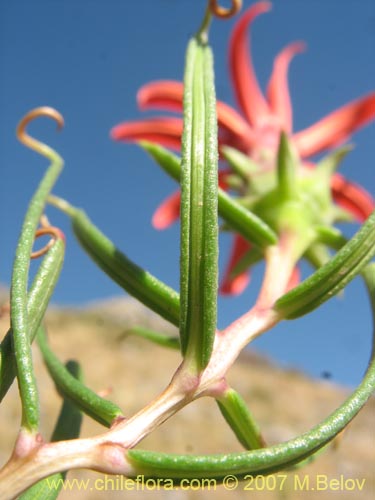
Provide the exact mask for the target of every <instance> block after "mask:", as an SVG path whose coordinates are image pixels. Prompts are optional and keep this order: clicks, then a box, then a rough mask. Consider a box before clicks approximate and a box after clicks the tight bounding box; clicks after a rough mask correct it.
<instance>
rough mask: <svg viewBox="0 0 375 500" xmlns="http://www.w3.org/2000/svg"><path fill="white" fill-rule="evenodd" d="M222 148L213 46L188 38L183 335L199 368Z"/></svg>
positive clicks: (214, 253) (206, 346)
mask: <svg viewBox="0 0 375 500" xmlns="http://www.w3.org/2000/svg"><path fill="white" fill-rule="evenodd" d="M217 192H218V152H217V118H216V99H215V88H214V77H213V61H212V53H211V49H210V48H209V47H208V46H207V45H206V44H203V43H201V42H200V41H199V40H197V39H195V38H194V39H192V40H191V41H190V43H189V46H188V49H187V56H186V69H185V79H184V132H183V137H182V164H181V259H180V263H181V272H180V282H181V287H180V294H181V315H180V336H181V346H182V351H183V353H185V354H186V356H187V357H188V358H190V359H191V360H192V361H193V362H194V364H195V365H196V367H197V368H198V370H199V369H203V368H204V367H205V366H206V365H207V363H208V362H209V359H210V356H211V351H212V347H213V342H214V336H215V331H216V319H217V318H216V316H217V289H218V219H217Z"/></svg>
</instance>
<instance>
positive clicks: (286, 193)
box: [277, 132, 298, 200]
mask: <svg viewBox="0 0 375 500" xmlns="http://www.w3.org/2000/svg"><path fill="white" fill-rule="evenodd" d="M297 168H298V164H297V158H296V155H295V154H294V151H292V146H291V144H290V143H289V140H288V136H287V135H286V134H285V132H282V133H281V134H280V143H279V149H278V152H277V176H278V191H279V193H280V195H281V196H282V198H283V199H284V200H291V199H295V198H296V196H297V193H298V190H297Z"/></svg>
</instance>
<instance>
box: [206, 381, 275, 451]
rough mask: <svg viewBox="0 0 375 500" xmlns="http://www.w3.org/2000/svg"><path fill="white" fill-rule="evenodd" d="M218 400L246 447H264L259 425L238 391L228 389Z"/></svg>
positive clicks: (228, 420)
mask: <svg viewBox="0 0 375 500" xmlns="http://www.w3.org/2000/svg"><path fill="white" fill-rule="evenodd" d="M216 402H217V404H218V406H219V408H220V411H221V413H222V414H223V417H224V418H225V420H226V421H227V423H228V425H229V426H230V427H231V429H232V430H233V432H234V433H235V435H236V436H237V438H238V440H239V442H240V443H241V444H242V446H244V448H246V449H248V450H255V449H258V448H263V447H264V445H265V443H264V440H263V438H262V435H261V433H260V430H259V427H258V425H257V423H256V422H255V419H254V417H253V415H252V413H251V412H250V410H249V409H248V407H247V405H246V403H245V401H244V400H243V399H242V398H241V396H240V395H239V394H238V392H236V391H235V390H234V389H228V390H227V391H225V393H224V394H223V396H222V397H221V398H220V399H217V400H216Z"/></svg>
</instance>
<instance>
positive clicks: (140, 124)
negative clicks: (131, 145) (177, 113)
mask: <svg viewBox="0 0 375 500" xmlns="http://www.w3.org/2000/svg"><path fill="white" fill-rule="evenodd" d="M181 134H182V119H181V118H173V117H169V118H148V119H147V120H139V121H131V122H127V123H121V124H120V125H117V126H116V127H114V128H113V129H112V130H111V137H112V139H114V140H115V141H129V142H134V141H140V140H147V141H151V142H157V143H159V144H162V145H163V146H166V147H169V148H172V149H176V150H178V151H179V150H180V147H181Z"/></svg>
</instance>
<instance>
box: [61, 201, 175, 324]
mask: <svg viewBox="0 0 375 500" xmlns="http://www.w3.org/2000/svg"><path fill="white" fill-rule="evenodd" d="M68 214H69V216H70V217H71V221H72V226H73V231H74V234H75V235H76V237H77V239H78V241H79V243H80V244H81V246H82V248H83V249H84V250H85V251H86V252H87V254H88V255H89V256H90V257H91V258H92V259H93V261H94V262H96V263H97V264H98V266H99V267H100V268H101V269H102V270H103V271H104V272H105V273H106V274H107V275H108V276H109V277H110V278H111V279H112V280H113V281H115V282H116V283H117V284H118V285H120V286H121V287H122V288H124V289H125V290H126V291H127V292H128V293H130V294H131V295H133V297H135V298H137V299H138V300H139V301H140V302H142V303H143V304H145V305H146V306H147V307H149V308H150V309H151V310H152V311H154V312H156V313H158V314H160V316H162V317H163V318H165V319H166V320H168V321H170V322H171V323H173V324H174V325H176V326H178V324H179V318H180V301H179V295H178V293H177V292H176V291H175V290H173V289H172V288H170V287H169V286H167V285H166V284H164V283H163V282H161V281H159V280H158V279H157V278H155V276H153V275H152V274H150V273H148V272H147V271H145V270H143V269H142V268H141V267H139V266H137V265H136V264H134V263H133V262H132V261H131V260H130V259H128V257H126V255H124V254H123V253H122V252H120V250H119V249H118V248H117V247H116V246H115V245H114V244H113V243H112V242H111V241H110V240H109V239H108V238H107V237H106V236H105V235H104V234H103V233H102V232H101V231H100V230H99V229H98V228H97V227H96V226H94V224H93V223H92V222H91V221H90V219H89V218H88V217H87V216H86V214H85V213H84V212H83V211H82V210H78V209H75V208H73V207H70V209H69V211H68Z"/></svg>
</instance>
